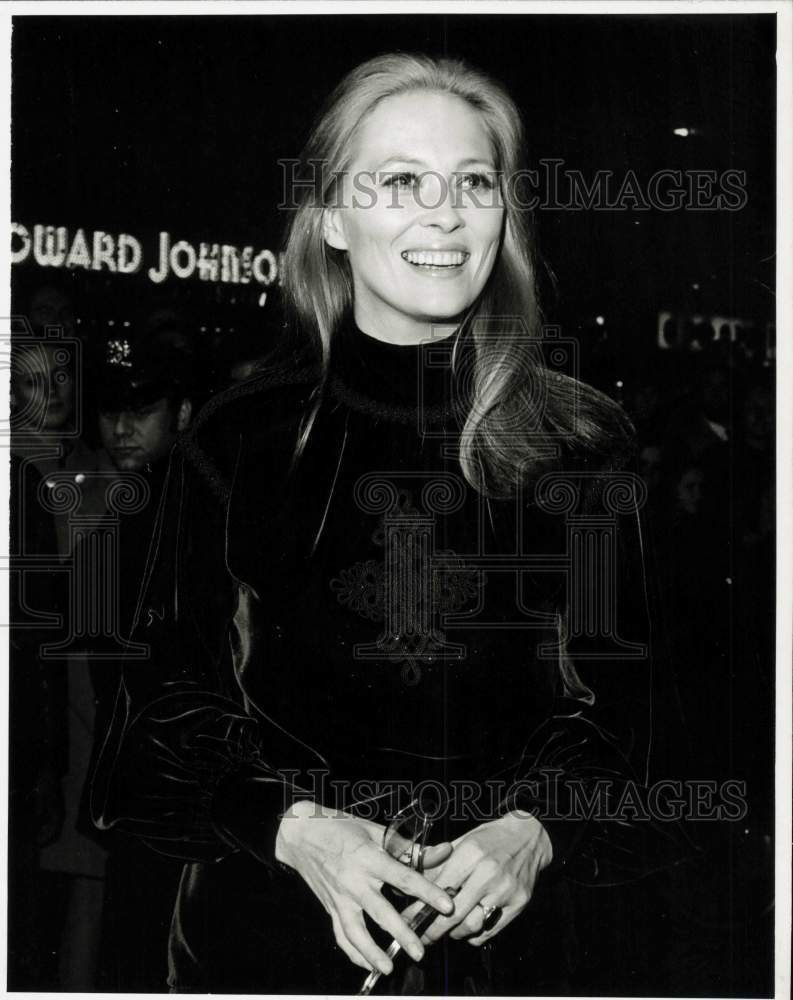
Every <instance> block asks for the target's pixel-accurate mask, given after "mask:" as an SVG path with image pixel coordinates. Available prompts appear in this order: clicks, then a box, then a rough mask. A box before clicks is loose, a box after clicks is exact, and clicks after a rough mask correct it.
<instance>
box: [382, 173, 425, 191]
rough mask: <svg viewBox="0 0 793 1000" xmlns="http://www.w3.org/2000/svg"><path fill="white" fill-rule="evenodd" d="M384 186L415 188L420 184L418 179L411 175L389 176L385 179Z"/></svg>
mask: <svg viewBox="0 0 793 1000" xmlns="http://www.w3.org/2000/svg"><path fill="white" fill-rule="evenodd" d="M383 184H384V185H385V186H386V187H395V188H403V189H405V188H413V187H415V186H416V185H417V184H418V177H417V176H416V174H411V173H402V174H389V175H388V176H387V177H386V178H385V179H384V181H383Z"/></svg>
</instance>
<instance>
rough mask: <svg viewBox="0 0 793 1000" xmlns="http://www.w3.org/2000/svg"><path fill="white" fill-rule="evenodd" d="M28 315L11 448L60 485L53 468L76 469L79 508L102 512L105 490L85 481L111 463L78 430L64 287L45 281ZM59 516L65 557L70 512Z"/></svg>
mask: <svg viewBox="0 0 793 1000" xmlns="http://www.w3.org/2000/svg"><path fill="white" fill-rule="evenodd" d="M26 318H27V320H28V322H29V331H32V335H31V333H30V332H29V333H28V334H27V335H25V336H17V337H15V338H14V340H13V343H12V363H11V429H12V449H13V450H14V452H15V453H16V454H17V455H19V456H20V457H29V458H30V459H31V461H32V462H33V464H34V465H35V467H36V469H37V471H38V473H39V475H41V476H42V477H43V478H44V480H45V482H47V483H48V485H49V484H50V483H52V486H53V487H54V485H55V483H54V480H52V479H51V478H50V477H51V476H52V474H53V473H64V472H67V473H70V474H73V476H74V481H75V482H76V483H77V484H78V485H80V492H81V504H80V513H82V514H97V513H102V512H103V511H104V491H103V489H98V490H97V489H92V488H91V487H90V486H89V485H88V483H87V482H86V480H87V478H88V477H89V476H90V475H91V473H93V472H98V471H108V470H109V469H110V467H111V466H110V464H109V462H108V460H107V458H106V456H104V455H103V454H102V453H101V452H97V451H96V450H94V449H93V448H91V447H90V445H89V444H88V443H87V442H86V441H85V440H84V437H83V435H81V434H80V433H79V430H80V420H81V418H82V416H83V415H82V413H81V407H82V399H81V398H78V396H77V390H78V388H79V387H80V386H81V384H82V381H81V378H80V376H81V375H82V374H83V373H82V371H81V367H82V358H81V352H80V344H79V342H78V340H77V338H76V337H75V325H74V311H73V308H72V304H71V301H70V300H69V298H68V297H67V295H66V293H65V292H64V291H62V290H61V289H59V288H57V287H55V286H53V285H49V284H46V285H42V286H40V287H38V288H36V289H34V291H33V293H32V294H31V296H30V299H29V302H28V307H27V313H26ZM51 488H52V487H51ZM54 519H55V529H56V534H57V540H58V551H59V552H60V554H61V557H62V558H66V557H67V556H68V555H69V521H68V515H67V514H61V513H56V514H55V515H54Z"/></svg>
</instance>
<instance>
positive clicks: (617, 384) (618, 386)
mask: <svg viewBox="0 0 793 1000" xmlns="http://www.w3.org/2000/svg"><path fill="white" fill-rule="evenodd" d="M614 384H615V385H616V387H617V388H618V389H621V388H622V384H623V383H622V379H621V378H618V379H617V381H616V382H615V383H614Z"/></svg>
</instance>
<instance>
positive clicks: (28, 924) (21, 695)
mask: <svg viewBox="0 0 793 1000" xmlns="http://www.w3.org/2000/svg"><path fill="white" fill-rule="evenodd" d="M10 464H11V469H10V472H11V477H10V481H11V490H10V498H9V499H10V503H9V508H10V510H9V513H10V518H9V527H10V537H9V553H10V569H11V573H10V574H9V608H8V609H7V613H8V614H9V618H8V622H9V626H10V628H9V647H8V651H9V743H8V749H9V770H8V776H9V800H8V982H7V988H8V989H9V990H14V991H21V990H45V989H46V988H47V983H46V975H45V972H44V968H45V966H46V964H47V954H46V952H47V950H48V949H47V944H46V941H47V930H46V926H47V909H48V905H49V904H48V900H47V893H46V888H45V884H44V881H43V880H42V877H41V872H40V869H39V851H40V849H41V848H43V847H45V846H46V845H47V844H49V843H51V842H52V841H53V840H55V839H56V838H57V837H58V835H59V832H60V829H61V826H62V824H63V818H64V817H63V812H64V809H63V793H62V789H61V777H62V775H63V772H64V769H65V767H66V759H67V748H66V683H65V682H66V675H65V672H64V671H63V670H62V669H61V664H60V663H57V662H52V661H47V660H46V659H43V658H42V656H41V645H42V643H43V642H45V641H47V640H50V639H52V638H53V635H52V633H51V632H50V631H49V630H47V629H45V628H44V627H43V625H42V624H41V623H40V622H37V621H36V620H35V616H38V615H41V614H42V613H52V612H60V611H61V610H62V605H63V598H64V594H63V588H62V586H61V584H62V582H63V581H62V574H59V573H54V572H52V569H51V566H50V567H48V566H47V565H46V563H47V561H51V562H52V563H57V544H56V539H55V526H54V523H53V519H52V515H51V514H50V513H49V512H48V511H46V510H45V509H44V508H43V507H42V505H41V503H40V501H39V493H40V486H41V477H40V475H39V473H38V472H37V471H36V469H35V467H34V465H33V463H32V462H30V461H27V462H25V461H23V460H22V459H20V458H19V457H18V456H16V455H13V454H12V456H11V463H10ZM31 557H32V558H33V559H35V560H37V561H39V563H38V566H37V567H34V566H32V565H31V563H30V561H29V560H30V559H31ZM41 560H43V562H41ZM31 613H33V615H31Z"/></svg>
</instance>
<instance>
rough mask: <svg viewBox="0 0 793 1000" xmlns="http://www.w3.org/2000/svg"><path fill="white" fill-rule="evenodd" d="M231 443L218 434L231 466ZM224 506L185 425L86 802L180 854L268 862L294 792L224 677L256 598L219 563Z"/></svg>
mask: <svg viewBox="0 0 793 1000" xmlns="http://www.w3.org/2000/svg"><path fill="white" fill-rule="evenodd" d="M234 447H235V439H234V434H227V435H225V437H224V440H223V442H222V450H223V451H225V452H226V456H225V457H226V458H228V459H229V461H230V462H231V463H233V459H234V455H233V452H234ZM229 453H230V454H229ZM196 454H197V455H198V458H196ZM227 508H228V478H227V476H225V475H224V474H223V472H222V471H219V469H218V468H217V467H216V466H215V465H214V464H213V461H212V458H211V452H210V453H207V451H206V450H202V449H200V448H198V449H197V448H196V438H195V436H193V437H192V438H186V439H184V441H183V442H182V443H181V445H177V447H176V448H175V449H174V451H173V454H172V456H171V460H170V466H169V470H168V474H167V479H166V483H165V487H164V492H163V496H162V500H161V502H160V508H159V512H158V518H157V528H156V531H155V535H154V538H153V541H152V548H151V552H150V557H149V560H148V568H147V571H146V577H145V579H144V581H143V586H142V589H141V595H140V599H139V603H138V608H137V612H136V619H135V626H134V628H133V631H132V635H131V642H132V644H133V645H132V646H131V647H130V653H129V655H128V656H127V657H126V659H125V662H124V664H123V671H122V681H121V685H120V688H119V691H118V695H117V699H116V704H115V709H114V713H113V720H112V723H111V726H110V729H109V732H108V735H107V737H106V739H105V741H104V745H103V747H102V750H101V753H100V756H99V760H98V765H97V768H96V771H95V774H94V779H93V783H92V791H91V811H92V816H93V819H94V822H95V823H96V824H97V825H98V826H99V827H100V828H101V829H107V828H111V827H116V828H119V829H121V830H122V831H124V832H126V833H129V834H133V835H135V836H137V837H140V838H142V839H143V840H145V841H146V842H148V843H149V844H150V845H151V846H153V847H155V848H156V849H157V850H159V851H161V852H162V853H165V854H169V855H172V856H175V857H179V858H183V859H185V860H198V861H216V860H220V859H222V858H224V857H225V856H227V855H229V854H230V853H232V852H234V851H236V850H240V849H243V850H247V851H250V852H251V853H252V854H254V855H255V856H256V857H258V858H259V859H260V860H261V861H263V862H264V863H267V864H277V862H276V861H275V858H274V850H275V836H276V831H277V826H278V823H279V821H280V817H281V815H282V813H283V811H284V810H285V808H287V807H288V806H289V805H290V804H291V802H292V801H294V799H295V798H296V797H305V795H304V794H303V793H302V792H301V790H300V789H299V788H297V787H296V786H295V785H294V784H293V782H292V780H291V775H290V773H289V770H288V769H287V768H286V766H285V765H284V764H283V762H281V765H282V767H283V768H284V770H283V771H282V770H280V769H279V767H277V766H275V765H274V764H273V762H272V761H271V760H270V759H269V757H268V734H267V732H266V722H265V721H264V720H262V719H261V718H256V717H254V715H253V714H252V713H251V711H250V710H249V709H250V706H248V705H246V702H245V698H244V696H243V694H242V692H241V689H240V686H239V684H238V678H237V676H236V674H235V669H234V660H235V655H237V656H238V655H239V654H240V651H241V650H242V651H243V652H244V646H245V644H246V643H247V642H248V641H249V638H250V636H249V632H248V630H249V628H250V621H249V620H248V619H249V616H250V609H251V605H252V602H253V601H255V595H252V594H251V593H250V592H249V590H248V588H247V587H246V586H245V585H244V584H243V583H241V582H240V581H238V580H236V579H234V578H233V576H232V575H231V573H230V571H229V568H228V566H227V563H226V552H225V539H226V517H227ZM141 645H144V646H146V647H148V655H147V656H145V657H144V658H140V657H139V655H138V653H139V647H140V646H141ZM292 773H293V772H292Z"/></svg>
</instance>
